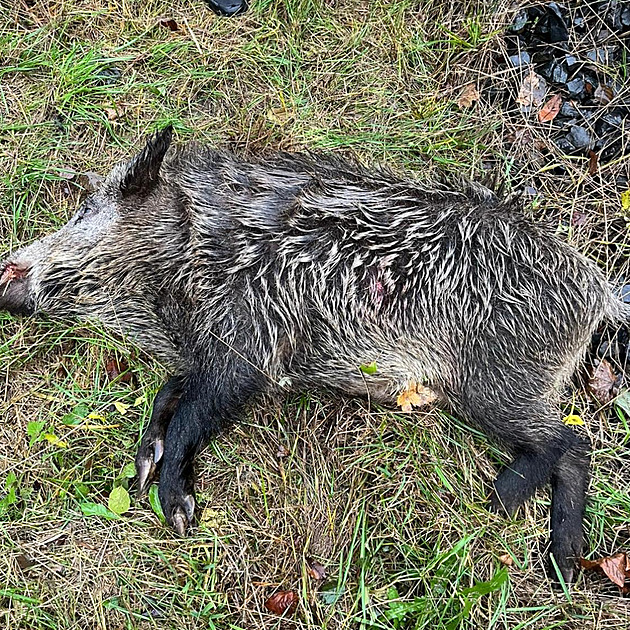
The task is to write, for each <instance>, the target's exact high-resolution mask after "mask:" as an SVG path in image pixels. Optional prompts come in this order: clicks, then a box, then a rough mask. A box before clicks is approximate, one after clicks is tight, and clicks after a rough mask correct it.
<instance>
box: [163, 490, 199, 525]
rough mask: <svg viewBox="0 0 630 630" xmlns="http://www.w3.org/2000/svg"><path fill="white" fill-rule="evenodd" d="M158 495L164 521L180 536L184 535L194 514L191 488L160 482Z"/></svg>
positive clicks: (193, 499)
mask: <svg viewBox="0 0 630 630" xmlns="http://www.w3.org/2000/svg"><path fill="white" fill-rule="evenodd" d="M159 497H160V504H161V506H162V512H164V518H166V522H167V523H168V524H169V525H170V526H171V527H172V528H173V529H174V530H175V531H176V532H177V533H178V534H179V535H180V536H185V535H186V530H187V529H188V528H189V527H190V526H191V525H192V523H193V520H194V516H195V497H194V495H193V492H192V490H190V491H186V490H182V489H178V488H174V487H172V486H171V485H170V484H168V483H166V484H165V483H163V482H161V483H160V488H159Z"/></svg>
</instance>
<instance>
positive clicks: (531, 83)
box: [516, 70, 547, 111]
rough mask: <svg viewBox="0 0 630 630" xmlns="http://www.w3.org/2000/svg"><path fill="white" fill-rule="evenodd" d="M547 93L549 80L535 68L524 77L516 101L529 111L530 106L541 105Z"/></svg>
mask: <svg viewBox="0 0 630 630" xmlns="http://www.w3.org/2000/svg"><path fill="white" fill-rule="evenodd" d="M546 94H547V82H546V81H545V80H544V79H543V78H542V77H541V76H540V75H539V74H536V73H535V72H534V71H533V70H531V71H530V73H529V74H528V75H527V76H526V77H525V78H524V79H523V82H522V83H521V87H520V89H519V92H518V96H517V97H516V102H517V103H518V104H519V105H521V108H522V109H525V110H527V111H529V108H530V107H540V106H541V105H542V104H543V102H544V100H545V95H546Z"/></svg>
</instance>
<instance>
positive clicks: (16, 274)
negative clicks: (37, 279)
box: [0, 263, 28, 286]
mask: <svg viewBox="0 0 630 630" xmlns="http://www.w3.org/2000/svg"><path fill="white" fill-rule="evenodd" d="M27 274H28V268H27V267H24V266H22V265H18V264H16V263H5V264H4V265H3V268H2V275H1V276H0V286H2V285H7V286H8V285H9V284H10V283H11V282H13V280H22V279H23V278H25V277H26V275H27Z"/></svg>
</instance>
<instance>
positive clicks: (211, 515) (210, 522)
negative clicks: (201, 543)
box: [199, 508, 226, 529]
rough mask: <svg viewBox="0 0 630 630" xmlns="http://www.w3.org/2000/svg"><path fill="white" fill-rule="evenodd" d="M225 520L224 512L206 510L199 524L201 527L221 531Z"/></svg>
mask: <svg viewBox="0 0 630 630" xmlns="http://www.w3.org/2000/svg"><path fill="white" fill-rule="evenodd" d="M225 520H226V518H225V512H224V511H223V510H213V509H212V508H205V509H204V510H203V512H202V513H201V518H200V519H199V523H200V524H201V525H205V526H206V527H208V528H209V529H219V527H221V525H223V523H225Z"/></svg>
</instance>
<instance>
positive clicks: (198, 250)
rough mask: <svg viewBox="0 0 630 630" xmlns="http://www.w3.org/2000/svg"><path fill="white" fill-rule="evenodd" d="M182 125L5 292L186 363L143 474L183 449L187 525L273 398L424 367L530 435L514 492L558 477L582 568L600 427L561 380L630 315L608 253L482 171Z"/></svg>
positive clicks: (522, 496) (120, 176)
mask: <svg viewBox="0 0 630 630" xmlns="http://www.w3.org/2000/svg"><path fill="white" fill-rule="evenodd" d="M171 135H172V131H171V128H170V127H169V128H166V129H164V130H163V131H161V132H159V133H156V134H155V135H153V136H152V137H151V138H150V139H149V140H148V142H147V144H146V146H145V147H144V148H143V149H142V151H141V152H140V153H139V154H138V155H136V156H135V157H134V158H133V159H132V160H131V161H129V162H128V163H126V164H122V165H118V166H116V167H115V168H114V169H113V170H112V172H111V173H110V174H109V176H108V177H107V178H106V179H105V181H104V183H103V185H102V186H101V188H100V189H99V190H98V191H96V192H95V193H93V194H92V195H91V196H90V197H88V198H87V200H86V201H85V202H84V203H83V205H82V206H81V207H80V209H79V210H78V212H77V213H76V214H75V215H74V216H73V217H72V218H71V219H70V221H69V222H68V223H67V224H66V225H65V226H64V227H63V228H61V229H60V230H59V231H58V232H56V233H54V234H51V235H49V236H47V237H45V238H42V239H41V240H38V241H36V242H34V243H33V244H31V245H29V246H27V247H24V248H23V249H20V250H19V251H17V252H15V253H13V254H11V255H10V256H9V257H8V258H7V259H6V260H5V262H4V263H3V264H2V266H1V267H0V276H1V277H0V288H1V289H2V291H1V297H0V308H3V309H6V310H9V311H11V312H14V313H29V314H30V313H35V314H37V313H45V314H47V315H48V316H51V317H61V318H81V319H94V320H98V321H99V322H101V323H102V324H104V325H105V326H107V327H109V328H110V329H112V330H113V331H116V332H118V333H121V334H123V335H126V336H128V337H130V338H131V339H133V340H135V342H136V343H137V344H139V345H140V346H141V347H143V348H144V349H146V350H147V351H149V352H151V353H153V354H155V355H156V356H157V357H159V358H160V359H161V360H162V361H163V362H164V363H165V364H166V365H167V366H169V367H170V369H171V371H172V374H173V376H172V378H170V380H169V381H168V382H167V383H166V384H165V385H164V388H163V389H162V390H161V391H160V392H159V394H158V395H157V397H156V399H155V403H154V407H153V412H152V417H151V420H150V423H149V425H148V428H147V430H146V432H145V434H144V436H143V438H142V441H141V444H140V448H139V451H138V454H137V458H136V465H137V470H138V477H139V479H138V481H139V487H140V490H141V491H142V490H143V489H145V488H146V487H147V484H148V483H149V481H150V480H151V479H152V478H153V477H154V475H155V473H156V468H157V467H158V466H160V465H161V477H160V486H159V497H160V501H161V503H162V507H163V510H164V513H165V516H166V519H167V521H168V522H169V523H170V525H171V526H173V527H174V528H175V529H176V530H177V531H178V532H179V533H180V534H184V533H185V531H186V529H187V527H188V526H189V524H190V523H191V522H192V519H193V514H194V509H195V501H194V489H193V459H194V457H195V455H196V453H198V452H199V450H200V449H201V448H202V447H203V446H204V445H205V444H206V443H207V442H208V440H209V439H210V438H211V437H212V436H213V435H216V434H217V432H219V431H220V430H221V429H222V428H223V427H225V426H226V425H228V424H229V423H231V422H233V421H234V420H237V419H238V418H239V416H240V415H241V414H242V413H243V411H244V409H245V408H246V406H247V404H248V403H249V401H251V400H252V398H253V397H255V396H256V395H257V394H260V393H262V392H270V391H273V390H274V389H277V390H282V389H292V390H304V389H312V388H324V389H326V390H332V391H335V392H339V393H341V394H345V395H350V396H361V395H365V394H366V393H367V394H369V395H370V397H371V399H372V400H376V401H380V402H383V403H391V402H392V401H395V400H396V395H397V394H398V393H400V392H401V391H403V390H405V389H406V388H408V387H409V386H410V384H411V383H420V384H422V385H423V386H425V387H428V388H430V389H431V390H432V391H433V392H435V393H436V394H437V396H438V397H439V400H440V404H442V405H443V406H444V407H445V408H447V409H450V410H452V411H453V412H454V413H456V414H459V415H461V416H462V417H464V418H466V419H467V420H468V421H469V422H471V423H474V424H475V425H477V426H478V427H480V428H481V429H482V430H483V431H485V432H486V433H487V434H488V435H490V436H492V437H493V438H494V439H496V440H499V441H501V442H502V443H503V444H505V445H506V446H507V447H508V448H509V449H510V450H511V451H512V452H513V453H514V457H515V459H514V461H513V462H512V464H511V465H510V466H508V467H507V468H506V469H505V470H503V472H501V473H500V474H499V476H498V477H497V479H496V481H495V483H494V489H493V492H492V496H491V500H490V504H491V507H492V508H493V509H495V510H501V511H505V512H507V513H508V514H512V513H513V512H514V511H515V510H516V509H517V508H518V507H519V506H520V505H521V504H522V503H523V502H524V501H526V500H527V499H528V498H529V497H531V496H532V494H533V493H534V491H535V490H536V489H537V488H540V487H541V486H544V485H545V484H547V483H549V482H550V483H551V487H552V493H553V495H552V496H553V498H552V506H551V530H552V533H551V553H552V554H553V556H554V558H555V560H556V562H557V564H558V566H559V568H560V571H561V573H562V576H563V578H564V580H566V581H567V582H570V581H571V579H572V575H573V567H574V558H575V557H577V556H579V555H580V553H581V549H582V544H583V543H582V518H583V512H584V504H585V497H586V491H587V485H588V477H589V444H588V443H587V442H586V441H585V440H584V439H583V438H581V437H578V435H576V434H575V433H574V432H573V431H572V430H571V429H570V428H569V427H567V426H565V425H564V424H563V423H562V420H561V414H560V411H559V409H558V407H557V399H558V392H559V389H560V388H561V387H562V385H563V384H564V383H565V382H566V381H567V379H568V378H570V376H571V375H572V373H573V372H574V370H575V369H576V367H577V366H578V365H579V364H580V362H581V361H582V359H583V356H584V353H585V349H586V348H587V346H588V344H589V341H590V339H591V337H592V335H593V333H594V331H595V330H596V329H597V328H598V326H599V325H600V324H601V323H602V322H603V321H613V322H616V321H621V320H625V319H627V313H626V311H625V308H624V307H623V305H622V304H621V302H620V301H619V300H618V299H616V298H615V297H613V294H612V292H611V288H610V286H609V284H608V282H607V281H606V279H605V277H604V276H603V274H602V273H601V272H600V271H599V269H598V268H597V267H596V265H595V264H593V263H592V262H591V261H589V260H587V259H586V258H585V257H584V256H582V255H581V254H579V253H578V252H577V251H575V250H574V249H573V248H571V247H570V246H569V245H568V244H566V243H564V242H562V241H561V240H560V239H559V238H557V237H556V236H554V235H553V234H550V233H549V232H548V231H547V230H546V229H545V228H543V227H542V226H540V225H538V224H537V223H535V222H533V221H532V220H531V219H529V218H527V216H526V215H525V214H524V212H523V211H522V209H521V207H520V204H519V203H518V202H517V201H515V200H513V199H501V198H498V197H497V196H495V195H494V194H492V193H490V192H489V191H488V190H486V189H484V188H483V187H481V186H476V185H473V184H470V185H468V186H465V187H464V188H463V189H462V190H458V189H452V188H451V187H449V186H446V185H444V184H423V183H420V182H418V181H414V180H412V179H404V178H401V177H398V176H396V175H394V174H392V173H390V172H389V171H387V170H385V169H369V168H366V167H364V166H362V165H359V164H358V163H355V162H352V161H345V160H342V159H340V158H336V157H331V156H323V155H314V154H313V155H311V154H309V155H290V154H277V155H273V156H271V157H267V158H261V159H257V160H253V161H245V160H243V159H239V158H238V157H235V156H234V155H230V154H228V153H224V152H219V151H216V150H213V149H211V148H207V147H202V146H198V145H196V144H188V145H185V146H180V147H178V148H174V149H171V150H169V146H170V144H171ZM372 362H376V365H377V370H376V372H375V373H373V374H369V375H368V374H364V373H362V372H361V370H360V369H359V368H360V366H361V365H364V364H371V363H372Z"/></svg>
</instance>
